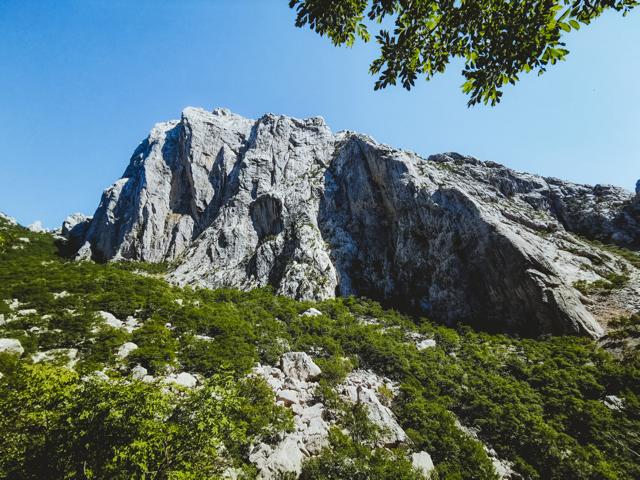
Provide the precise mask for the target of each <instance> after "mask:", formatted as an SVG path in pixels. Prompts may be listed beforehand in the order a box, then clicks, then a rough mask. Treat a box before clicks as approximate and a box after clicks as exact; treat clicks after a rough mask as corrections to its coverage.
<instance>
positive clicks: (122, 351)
mask: <svg viewBox="0 0 640 480" xmlns="http://www.w3.org/2000/svg"><path fill="white" fill-rule="evenodd" d="M137 349H138V345H136V344H135V343H133V342H127V343H125V344H123V345H121V346H120V348H118V351H117V352H116V355H117V356H118V357H119V358H120V359H125V358H127V357H128V356H129V354H130V353H131V352H133V351H134V350H137Z"/></svg>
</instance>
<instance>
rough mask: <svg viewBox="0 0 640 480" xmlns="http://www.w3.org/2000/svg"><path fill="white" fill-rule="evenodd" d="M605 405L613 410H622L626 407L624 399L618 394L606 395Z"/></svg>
mask: <svg viewBox="0 0 640 480" xmlns="http://www.w3.org/2000/svg"><path fill="white" fill-rule="evenodd" d="M604 405H605V406H606V407H607V408H609V409H611V410H622V409H623V408H624V400H622V399H621V398H620V397H618V396H616V395H607V396H606V397H604Z"/></svg>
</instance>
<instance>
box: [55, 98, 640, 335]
mask: <svg viewBox="0 0 640 480" xmlns="http://www.w3.org/2000/svg"><path fill="white" fill-rule="evenodd" d="M71 223H73V229H74V231H73V232H71V231H69V228H66V231H67V236H68V237H69V238H70V239H71V240H72V243H73V244H74V245H75V248H77V249H78V255H77V256H78V258H93V259H96V260H101V261H103V260H114V259H116V260H117V259H132V260H143V261H150V262H162V261H167V262H171V263H172V265H173V268H172V270H171V271H170V273H169V275H168V278H169V280H170V281H172V282H174V283H177V284H179V285H198V286H204V287H210V288H216V287H222V286H225V287H226V286H230V287H237V288H242V289H250V288H254V287H261V286H266V285H271V286H273V287H274V289H275V290H276V292H277V293H280V294H285V295H288V296H292V297H294V298H298V299H310V300H322V299H325V298H331V297H333V296H335V295H360V296H368V297H370V298H373V299H375V300H380V301H384V302H389V303H393V304H397V305H401V306H403V307H404V308H405V309H408V310H412V311H414V312H417V313H420V314H427V315H430V316H432V317H434V318H436V319H438V320H441V321H444V322H446V323H449V324H453V323H456V322H460V321H462V322H466V323H472V324H475V325H478V326H480V327H482V328H485V329H490V330H495V331H516V332H519V333H524V334H527V335H529V334H532V335H536V334H540V333H580V334H587V335H590V336H594V337H597V336H600V335H602V333H603V328H602V324H606V318H607V317H608V316H613V315H614V314H615V315H619V314H620V313H621V311H620V310H621V306H622V307H624V303H625V302H628V299H629V298H631V299H632V302H634V301H635V302H636V303H637V302H638V300H637V298H638V295H637V294H638V293H639V292H640V278H639V277H638V271H637V268H636V267H635V266H634V265H633V264H631V263H629V262H628V261H627V260H625V259H624V258H621V257H619V256H616V255H611V254H610V252H607V251H605V250H603V249H600V248H597V247H595V246H594V245H593V244H591V243H590V242H588V241H586V240H585V239H584V238H582V237H586V238H590V239H597V240H601V241H605V242H611V243H616V244H619V245H623V246H627V247H632V248H637V246H638V245H640V195H635V196H634V195H633V194H632V193H631V192H627V191H625V190H624V189H621V188H618V187H612V186H602V185H596V186H594V187H590V186H585V185H578V184H573V183H570V182H563V181H561V180H558V179H554V178H545V177H540V176H537V175H531V174H527V173H521V172H515V171H513V170H511V169H508V168H506V167H504V166H502V165H499V164H496V163H494V162H481V161H479V160H477V159H475V158H473V157H467V156H463V155H460V154H454V153H450V154H439V155H432V156H430V157H428V158H427V159H424V158H422V157H420V156H418V155H417V154H415V153H412V152H406V151H402V150H398V149H395V148H393V147H390V146H387V145H382V144H378V143H377V142H375V140H373V139H372V138H371V137H369V136H366V135H363V134H357V133H354V132H350V131H342V132H339V133H336V134H333V133H332V132H331V130H330V129H329V127H328V126H327V125H326V123H325V122H324V120H323V119H321V118H320V117H314V118H310V119H306V120H299V119H294V118H291V117H286V116H278V115H274V114H267V115H264V116H263V117H261V118H260V119H258V120H256V121H253V120H249V119H245V118H243V117H241V116H239V115H235V114H233V113H231V112H230V111H229V110H226V109H216V110H214V111H213V112H206V111H204V110H201V109H195V108H192V107H189V108H187V109H185V110H184V111H183V113H182V116H181V119H180V120H175V121H171V122H164V123H159V124H156V126H154V128H153V129H152V131H151V133H150V135H149V137H148V138H147V139H146V140H144V141H143V142H142V143H141V144H140V145H139V146H138V148H137V149H136V151H135V152H134V155H133V156H132V158H131V160H130V163H129V166H128V167H127V169H126V170H125V173H124V175H123V177H122V178H121V179H120V180H118V181H117V182H115V183H114V184H113V185H112V186H111V187H109V188H108V189H107V190H105V192H104V194H103V196H102V199H101V202H100V205H99V207H98V208H97V210H96V213H95V214H94V216H93V219H92V220H90V221H89V220H82V219H75V220H74V221H73V222H71ZM69 225H70V224H69ZM612 275H619V276H624V277H625V279H626V280H625V282H624V286H623V288H620V289H617V290H616V291H614V292H610V293H611V294H610V295H609V299H608V300H607V301H608V302H609V303H610V304H611V306H610V308H609V306H607V307H606V308H604V311H598V309H599V307H593V308H592V305H593V303H590V302H592V300H590V299H589V298H587V295H586V294H585V293H584V292H580V291H579V290H578V289H576V288H574V287H575V284H576V283H577V284H580V283H579V282H584V283H586V284H591V283H594V282H605V281H607V279H608V278H611V276H612ZM583 290H584V289H583ZM634 298H635V300H633V299H634ZM638 307H639V306H638V305H636V304H635V303H632V304H630V305H629V306H628V311H629V312H632V311H633V309H637V308H638ZM600 310H603V309H600ZM622 310H624V308H622Z"/></svg>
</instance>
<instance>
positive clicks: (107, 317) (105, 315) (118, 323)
mask: <svg viewBox="0 0 640 480" xmlns="http://www.w3.org/2000/svg"><path fill="white" fill-rule="evenodd" d="M98 315H99V316H100V318H102V320H103V321H104V323H106V324H107V325H109V326H110V327H113V328H122V325H123V324H122V320H118V319H117V318H116V317H115V315H113V314H112V313H109V312H98Z"/></svg>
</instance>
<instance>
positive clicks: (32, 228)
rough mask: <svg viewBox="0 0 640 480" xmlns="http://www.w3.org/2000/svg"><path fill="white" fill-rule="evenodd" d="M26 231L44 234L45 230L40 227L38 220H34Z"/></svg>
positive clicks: (40, 223)
mask: <svg viewBox="0 0 640 480" xmlns="http://www.w3.org/2000/svg"><path fill="white" fill-rule="evenodd" d="M27 230H30V231H32V232H34V233H44V232H46V231H47V230H46V229H45V228H44V227H43V226H42V222H41V221H40V220H36V221H35V222H33V223H32V224H30V225H28V226H27Z"/></svg>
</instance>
